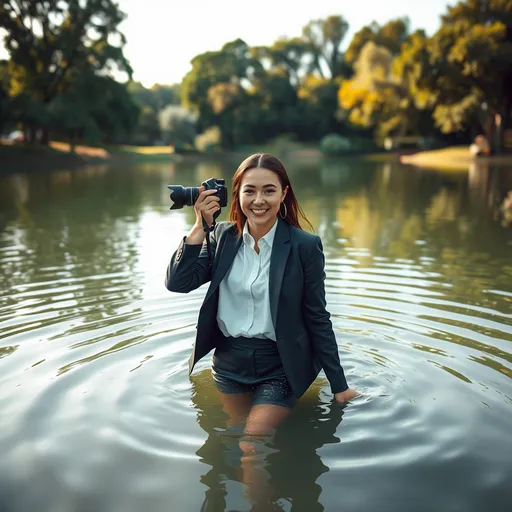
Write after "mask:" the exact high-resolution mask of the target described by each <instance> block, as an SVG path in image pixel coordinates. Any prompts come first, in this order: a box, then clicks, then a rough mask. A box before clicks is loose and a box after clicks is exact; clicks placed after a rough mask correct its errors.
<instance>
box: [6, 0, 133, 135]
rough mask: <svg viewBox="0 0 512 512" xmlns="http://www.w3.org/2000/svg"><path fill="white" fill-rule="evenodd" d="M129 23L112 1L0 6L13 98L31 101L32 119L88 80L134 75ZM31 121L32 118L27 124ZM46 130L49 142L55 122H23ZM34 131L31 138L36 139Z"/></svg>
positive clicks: (17, 1) (27, 1) (19, 1)
mask: <svg viewBox="0 0 512 512" xmlns="http://www.w3.org/2000/svg"><path fill="white" fill-rule="evenodd" d="M124 18H125V15H124V13H123V12H122V11H121V10H120V9H119V7H118V5H117V3H115V2H114V1H113V0H88V1H87V2H86V3H84V2H80V0H61V1H59V2H56V1H47V0H11V1H9V2H2V3H1V4H0V26H2V27H4V29H5V31H6V35H5V38H4V43H5V47H6V49H7V51H8V52H9V55H10V61H9V71H10V73H11V81H10V87H9V94H10V96H18V95H21V96H22V98H27V101H26V102H25V103H26V105H27V107H29V106H31V108H32V113H36V111H44V110H46V109H47V108H48V106H49V104H50V103H51V102H52V101H53V100H54V99H56V98H57V97H58V96H59V95H60V94H63V93H65V92H66V91H67V90H69V89H70V88H71V87H73V81H74V80H76V79H77V77H81V76H83V75H85V74H101V75H103V76H105V75H107V76H111V75H112V73H113V72H115V71H118V72H126V73H127V74H128V75H131V72H132V70H131V67H130V65H129V64H128V62H127V60H126V59H125V57H124V55H123V46H124V43H125V38H124V36H123V34H122V33H121V32H120V31H119V24H120V23H121V22H122V21H123V19H124ZM36 104H38V105H39V106H38V107H37V108H36V107H35V105H36ZM27 117H28V118H27ZM29 118H30V119H31V120H32V123H33V124H32V126H31V128H33V129H34V128H36V127H43V128H44V136H43V140H42V141H43V142H46V143H47V142H48V127H49V123H50V116H48V115H47V116H44V115H43V116H40V115H30V116H25V117H24V118H23V116H21V118H20V119H21V120H22V122H24V123H25V124H28V123H29ZM32 132H33V130H31V132H30V133H32Z"/></svg>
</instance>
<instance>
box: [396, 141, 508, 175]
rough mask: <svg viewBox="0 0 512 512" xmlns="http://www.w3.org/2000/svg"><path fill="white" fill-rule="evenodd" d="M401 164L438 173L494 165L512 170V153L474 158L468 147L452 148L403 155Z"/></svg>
mask: <svg viewBox="0 0 512 512" xmlns="http://www.w3.org/2000/svg"><path fill="white" fill-rule="evenodd" d="M399 160H400V163H402V164H404V165H410V166H413V167H418V168H422V169H432V170H438V171H466V172H467V171H469V169H470V168H471V167H474V166H483V165H492V166H496V167H510V169H511V170H512V153H503V154H501V155H492V156H479V157H474V156H472V155H471V154H470V153H469V149H468V147H467V146H451V147H447V148H443V149H435V150H432V151H419V152H417V153H414V154H411V155H402V156H401V157H400V159H399Z"/></svg>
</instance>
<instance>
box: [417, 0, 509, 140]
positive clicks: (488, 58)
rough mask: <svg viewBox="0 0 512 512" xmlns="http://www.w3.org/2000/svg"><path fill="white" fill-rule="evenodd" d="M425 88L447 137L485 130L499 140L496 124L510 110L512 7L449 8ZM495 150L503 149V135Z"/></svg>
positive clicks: (472, 0) (473, 0) (498, 3)
mask: <svg viewBox="0 0 512 512" xmlns="http://www.w3.org/2000/svg"><path fill="white" fill-rule="evenodd" d="M428 51H429V56H430V60H429V65H428V66H424V67H423V69H422V71H423V72H422V73H421V76H420V80H421V83H422V85H423V86H424V87H425V88H426V89H427V90H429V91H431V93H432V94H435V95H436V106H435V110H434V119H435V121H436V124H437V125H438V126H439V127H440V128H441V130H442V131H443V132H444V133H450V132H454V131H460V130H463V129H467V128H469V127H471V126H475V125H476V126H478V125H482V126H483V128H484V130H485V131H486V134H487V137H488V139H489V140H491V141H492V140H495V132H496V120H497V116H498V115H499V116H500V119H501V121H502V122H501V123H500V126H501V127H503V126H506V125H507V124H508V123H509V122H510V117H511V109H512V2H510V1H508V0H486V1H485V2H484V1H482V0H466V1H464V2H459V3H458V4H457V5H456V6H454V7H449V8H448V13H447V14H446V15H445V16H444V17H443V23H442V26H441V28H440V29H439V30H438V31H437V32H436V34H435V35H434V36H433V37H432V38H431V40H430V41H429V44H428ZM497 135H498V137H497V140H496V142H497V146H498V147H500V146H502V143H503V138H502V137H503V130H499V131H498V134H497Z"/></svg>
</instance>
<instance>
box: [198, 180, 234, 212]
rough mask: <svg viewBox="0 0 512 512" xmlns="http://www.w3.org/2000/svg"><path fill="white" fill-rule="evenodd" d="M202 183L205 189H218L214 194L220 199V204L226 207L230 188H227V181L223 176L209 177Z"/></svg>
mask: <svg viewBox="0 0 512 512" xmlns="http://www.w3.org/2000/svg"><path fill="white" fill-rule="evenodd" d="M201 185H202V186H203V187H204V188H205V190H216V191H217V192H216V193H215V194H213V195H214V196H216V197H218V198H219V199H220V202H219V206H220V207H221V208H225V207H226V206H227V205H228V189H227V188H226V185H225V181H224V180H223V179H222V178H209V179H207V180H206V181H203V183H201Z"/></svg>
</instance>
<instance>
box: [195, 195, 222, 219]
mask: <svg viewBox="0 0 512 512" xmlns="http://www.w3.org/2000/svg"><path fill="white" fill-rule="evenodd" d="M216 192H217V191H216V190H205V189H204V187H199V196H198V198H197V200H196V202H195V204H194V210H195V212H196V226H200V227H201V229H202V228H203V219H202V217H204V220H205V221H206V223H207V224H208V227H209V226H211V225H212V224H213V214H214V213H215V212H218V211H219V210H220V205H219V201H220V199H219V198H218V197H216V196H214V195H213V194H215V193H216Z"/></svg>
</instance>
